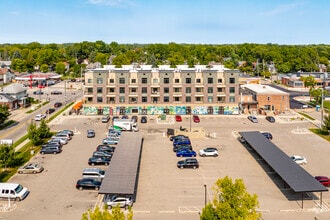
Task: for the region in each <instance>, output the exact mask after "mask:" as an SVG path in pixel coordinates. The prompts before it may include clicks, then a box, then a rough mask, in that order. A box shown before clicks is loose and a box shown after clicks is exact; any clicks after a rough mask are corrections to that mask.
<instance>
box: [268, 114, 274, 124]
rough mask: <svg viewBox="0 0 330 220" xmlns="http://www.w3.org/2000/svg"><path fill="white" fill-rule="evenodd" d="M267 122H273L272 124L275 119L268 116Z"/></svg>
mask: <svg viewBox="0 0 330 220" xmlns="http://www.w3.org/2000/svg"><path fill="white" fill-rule="evenodd" d="M266 120H267V121H269V122H271V123H274V122H275V118H274V117H273V116H266Z"/></svg>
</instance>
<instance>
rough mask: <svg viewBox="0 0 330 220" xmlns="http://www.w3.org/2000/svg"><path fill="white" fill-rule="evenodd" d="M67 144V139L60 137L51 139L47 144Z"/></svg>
mask: <svg viewBox="0 0 330 220" xmlns="http://www.w3.org/2000/svg"><path fill="white" fill-rule="evenodd" d="M68 142H69V140H68V139H67V138H61V137H57V138H52V139H50V140H49V141H48V143H49V144H52V143H59V144H60V145H66V144H67V143H68Z"/></svg>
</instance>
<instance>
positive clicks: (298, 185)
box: [239, 131, 328, 207]
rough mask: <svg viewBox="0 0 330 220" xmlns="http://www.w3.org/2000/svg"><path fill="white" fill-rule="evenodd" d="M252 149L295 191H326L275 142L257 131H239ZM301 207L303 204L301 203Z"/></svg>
mask: <svg viewBox="0 0 330 220" xmlns="http://www.w3.org/2000/svg"><path fill="white" fill-rule="evenodd" d="M239 134H240V135H241V136H242V137H243V138H244V140H245V141H246V142H247V143H248V144H249V145H250V146H251V147H252V149H254V151H255V152H256V153H257V154H258V155H259V156H260V157H261V158H262V159H263V160H264V161H265V162H266V163H267V164H268V165H269V166H270V167H271V168H272V169H273V170H274V171H275V172H276V173H277V174H278V175H279V176H280V177H281V178H282V180H283V181H284V182H285V183H286V184H287V185H288V186H289V187H290V188H291V189H292V190H293V191H294V192H296V193H302V199H303V193H306V192H321V198H320V199H321V204H322V192H324V191H328V189H327V188H326V187H324V186H323V185H322V184H321V183H320V182H319V181H317V180H316V179H315V178H314V177H313V176H312V175H311V174H309V173H308V172H307V171H306V170H304V169H303V168H302V167H301V166H300V165H298V164H297V163H296V162H294V161H293V160H292V159H291V158H290V157H289V156H288V155H286V154H285V153H284V152H283V151H282V150H281V149H279V148H278V147H277V146H276V145H275V144H273V143H272V142H271V141H269V140H268V139H267V138H265V137H264V136H263V135H262V134H261V133H260V132H259V131H248V132H239ZM302 207H303V204H302Z"/></svg>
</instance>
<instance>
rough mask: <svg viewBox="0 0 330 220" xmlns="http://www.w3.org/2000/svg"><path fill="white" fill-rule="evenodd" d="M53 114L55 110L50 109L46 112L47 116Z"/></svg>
mask: <svg viewBox="0 0 330 220" xmlns="http://www.w3.org/2000/svg"><path fill="white" fill-rule="evenodd" d="M53 112H55V108H49V109H47V110H46V114H52V113H53Z"/></svg>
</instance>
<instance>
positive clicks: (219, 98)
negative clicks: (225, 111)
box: [217, 97, 225, 102]
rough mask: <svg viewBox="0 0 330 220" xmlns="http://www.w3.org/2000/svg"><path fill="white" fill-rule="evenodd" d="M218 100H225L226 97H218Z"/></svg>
mask: <svg viewBox="0 0 330 220" xmlns="http://www.w3.org/2000/svg"><path fill="white" fill-rule="evenodd" d="M217 101H218V102H224V101H225V98H224V97H217Z"/></svg>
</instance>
